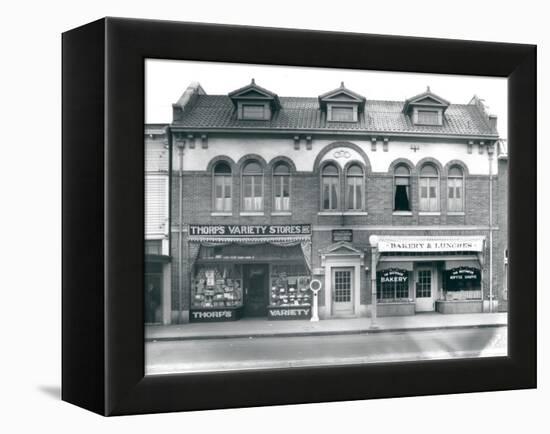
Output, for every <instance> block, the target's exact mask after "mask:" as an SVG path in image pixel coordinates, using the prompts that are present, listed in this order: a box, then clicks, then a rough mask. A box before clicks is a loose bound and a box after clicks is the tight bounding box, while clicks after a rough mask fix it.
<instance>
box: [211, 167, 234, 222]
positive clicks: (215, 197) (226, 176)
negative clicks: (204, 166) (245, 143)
mask: <svg viewBox="0 0 550 434" xmlns="http://www.w3.org/2000/svg"><path fill="white" fill-rule="evenodd" d="M221 164H225V165H226V166H227V167H228V168H229V174H221V173H220V174H216V168H217V167H218V166H219V165H221ZM219 178H228V179H229V193H230V196H229V198H230V204H231V205H230V207H229V209H226V208H225V206H224V207H223V209H218V208H217V207H216V200H217V196H216V189H217V184H216V179H219ZM223 186H224V187H227V184H225V183H224V184H223ZM224 191H225V190H224V189H222V194H223V193H224ZM233 197H234V189H233V168H232V167H231V164H230V163H229V162H228V161H225V160H220V161H216V163H215V164H214V166H213V167H212V211H213V212H221V213H226V212H227V213H230V212H233ZM223 198H224V199H225V197H223ZM223 203H224V204H225V200H224V201H223Z"/></svg>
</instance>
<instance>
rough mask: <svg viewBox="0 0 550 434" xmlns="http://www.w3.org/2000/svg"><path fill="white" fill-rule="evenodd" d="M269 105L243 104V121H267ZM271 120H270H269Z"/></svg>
mask: <svg viewBox="0 0 550 434" xmlns="http://www.w3.org/2000/svg"><path fill="white" fill-rule="evenodd" d="M266 105H267V104H244V103H243V104H242V105H241V110H242V119H250V120H265V119H266V117H265V113H266V109H267V107H266ZM268 119H269V118H268Z"/></svg>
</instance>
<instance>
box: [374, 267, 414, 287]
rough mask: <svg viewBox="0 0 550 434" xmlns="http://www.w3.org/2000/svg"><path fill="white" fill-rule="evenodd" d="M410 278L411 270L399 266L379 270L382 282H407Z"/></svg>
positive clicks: (379, 277) (379, 278)
mask: <svg viewBox="0 0 550 434" xmlns="http://www.w3.org/2000/svg"><path fill="white" fill-rule="evenodd" d="M408 280H409V272H408V271H407V270H400V269H398V268H389V269H387V270H383V271H379V272H378V281H379V282H380V283H405V282H407V281H408Z"/></svg>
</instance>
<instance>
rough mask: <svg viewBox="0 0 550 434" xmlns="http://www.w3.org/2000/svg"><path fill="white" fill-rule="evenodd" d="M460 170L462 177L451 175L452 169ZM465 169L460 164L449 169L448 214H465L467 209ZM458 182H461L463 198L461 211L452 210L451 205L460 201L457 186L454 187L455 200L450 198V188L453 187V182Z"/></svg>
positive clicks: (461, 197) (461, 198)
mask: <svg viewBox="0 0 550 434" xmlns="http://www.w3.org/2000/svg"><path fill="white" fill-rule="evenodd" d="M455 168H456V169H458V170H460V173H461V175H460V176H457V175H451V174H450V173H451V170H452V169H455ZM464 172H465V171H464V168H463V167H462V166H460V165H458V164H453V165H452V166H450V167H449V170H448V171H447V212H449V213H463V212H464V209H465V203H466V200H465V197H464V196H465V194H464V193H465V191H466V188H465V184H466V179H465V176H464ZM457 180H460V191H461V196H460V207H459V208H460V209H451V206H450V205H451V203H457V202H458V201H457V200H456V189H457V186H456V185H453V186H452V187H453V189H454V193H453V194H454V197H453V198H450V197H449V188H450V187H451V181H453V183H455V182H456V181H457Z"/></svg>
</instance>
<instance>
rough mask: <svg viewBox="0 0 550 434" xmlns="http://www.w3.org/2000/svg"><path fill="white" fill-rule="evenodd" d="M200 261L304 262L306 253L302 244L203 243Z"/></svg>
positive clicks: (198, 258)
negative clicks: (210, 244)
mask: <svg viewBox="0 0 550 434" xmlns="http://www.w3.org/2000/svg"><path fill="white" fill-rule="evenodd" d="M197 261H199V262H223V261H228V262H241V263H242V262H277V261H281V262H282V261H284V262H291V263H304V262H305V259H304V254H303V251H302V248H301V246H300V245H295V246H290V247H280V246H274V245H272V244H262V245H241V244H225V245H222V246H208V245H206V246H205V245H201V247H200V250H199V254H198V256H197Z"/></svg>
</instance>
